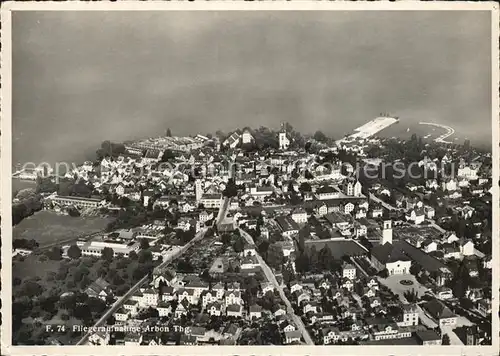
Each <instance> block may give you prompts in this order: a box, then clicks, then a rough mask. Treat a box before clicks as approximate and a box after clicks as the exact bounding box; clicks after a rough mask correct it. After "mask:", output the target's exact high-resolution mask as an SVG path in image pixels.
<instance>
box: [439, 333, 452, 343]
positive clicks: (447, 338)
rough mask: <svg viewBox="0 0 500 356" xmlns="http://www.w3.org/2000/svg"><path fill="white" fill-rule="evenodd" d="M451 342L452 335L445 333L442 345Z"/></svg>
mask: <svg viewBox="0 0 500 356" xmlns="http://www.w3.org/2000/svg"><path fill="white" fill-rule="evenodd" d="M449 344H450V337H449V336H448V334H443V338H442V340H441V345H449Z"/></svg>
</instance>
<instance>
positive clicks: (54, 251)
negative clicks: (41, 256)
mask: <svg viewBox="0 0 500 356" xmlns="http://www.w3.org/2000/svg"><path fill="white" fill-rule="evenodd" d="M46 255H47V257H48V258H49V259H51V260H53V261H59V260H61V258H62V257H61V256H62V250H61V248H60V247H57V246H54V247H52V248H51V249H50V250H49V251H48V252H47V254H46Z"/></svg>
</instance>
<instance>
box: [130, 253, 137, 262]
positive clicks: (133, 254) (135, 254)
mask: <svg viewBox="0 0 500 356" xmlns="http://www.w3.org/2000/svg"><path fill="white" fill-rule="evenodd" d="M128 258H129V259H130V260H132V261H135V260H137V253H136V252H135V251H130V252H129V254H128Z"/></svg>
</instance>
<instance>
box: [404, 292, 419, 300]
mask: <svg viewBox="0 0 500 356" xmlns="http://www.w3.org/2000/svg"><path fill="white" fill-rule="evenodd" d="M403 296H404V297H405V298H406V300H407V301H408V302H409V303H415V302H417V301H418V293H417V292H416V291H415V289H412V290H408V291H406V292H404V293H403Z"/></svg>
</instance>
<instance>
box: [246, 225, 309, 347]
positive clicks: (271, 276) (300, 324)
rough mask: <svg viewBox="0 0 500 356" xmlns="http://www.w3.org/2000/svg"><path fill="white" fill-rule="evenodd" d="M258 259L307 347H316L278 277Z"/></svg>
mask: <svg viewBox="0 0 500 356" xmlns="http://www.w3.org/2000/svg"><path fill="white" fill-rule="evenodd" d="M239 231H240V234H241V236H243V237H244V238H245V240H246V241H247V242H248V243H250V244H254V241H253V239H252V237H251V236H250V235H249V234H247V233H246V232H245V231H243V230H241V229H239ZM256 257H257V260H258V261H259V264H260V266H261V268H262V271H264V274H265V275H266V277H267V280H268V281H269V282H271V283H272V284H273V285H274V287H275V288H276V290H277V291H278V293H279V294H280V297H281V299H282V300H283V302H284V303H285V305H286V306H287V314H288V315H289V316H290V317H291V318H292V320H293V321H294V322H295V325H297V328H298V329H299V331H300V332H301V334H302V337H303V339H304V341H305V342H306V344H307V345H314V341H313V340H312V339H311V336H310V335H309V333H308V332H307V330H306V327H305V325H304V323H303V322H302V319H301V318H299V317H298V316H297V315H296V314H295V312H294V310H293V307H292V303H290V301H289V300H288V298H287V297H286V295H285V292H284V291H283V288H282V286H281V285H280V284H279V283H278V281H277V280H276V276H275V275H274V273H273V271H272V270H271V268H270V267H269V266H268V265H267V263H266V262H265V261H264V259H263V258H262V256H261V255H259V254H257V255H256Z"/></svg>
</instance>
